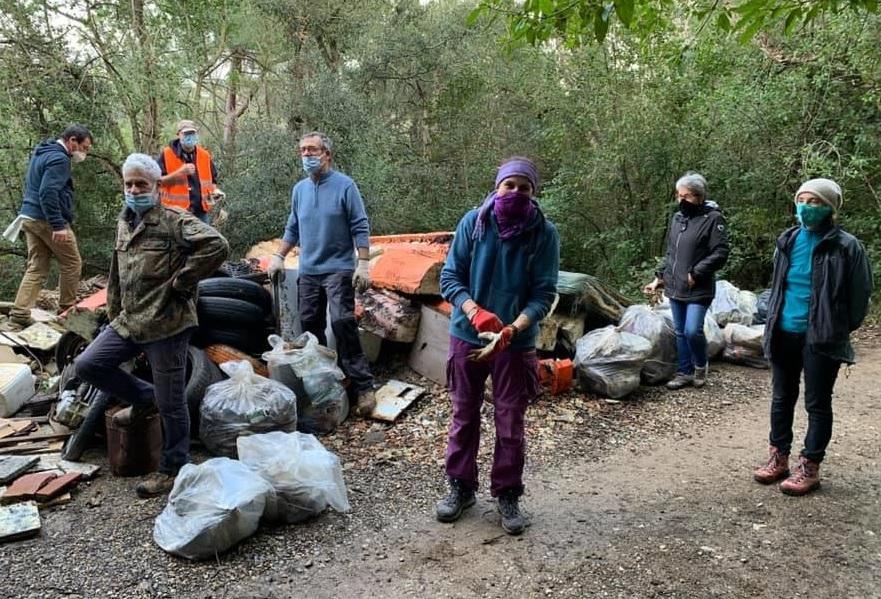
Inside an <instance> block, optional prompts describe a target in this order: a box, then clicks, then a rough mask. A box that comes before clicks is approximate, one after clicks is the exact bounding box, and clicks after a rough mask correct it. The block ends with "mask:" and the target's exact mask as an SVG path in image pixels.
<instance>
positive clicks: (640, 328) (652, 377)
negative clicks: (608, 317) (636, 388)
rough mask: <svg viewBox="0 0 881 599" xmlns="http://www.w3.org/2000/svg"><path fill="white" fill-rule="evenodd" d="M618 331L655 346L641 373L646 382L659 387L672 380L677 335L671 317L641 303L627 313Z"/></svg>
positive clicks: (626, 311) (627, 310) (674, 370)
mask: <svg viewBox="0 0 881 599" xmlns="http://www.w3.org/2000/svg"><path fill="white" fill-rule="evenodd" d="M618 328H619V329H620V330H621V331H624V332H627V333H633V334H634V335H639V336H640V337H643V338H644V339H646V340H647V341H648V342H649V343H651V345H652V352H651V354H649V356H648V357H647V358H646V359H645V362H644V363H643V365H642V370H641V372H640V374H641V376H642V380H643V381H644V382H645V383H647V384H649V385H658V384H660V383H664V382H666V381H668V380H670V379H671V378H672V377H673V375H674V374H675V373H676V333H675V331H674V330H673V321H672V318H670V317H669V316H667V315H665V314H663V313H660V312H655V311H653V310H652V309H651V308H650V307H649V306H646V305H641V304H638V305H633V306H630V307H629V308H627V309H626V310H625V311H624V314H623V315H622V316H621V322H620V323H619V325H618Z"/></svg>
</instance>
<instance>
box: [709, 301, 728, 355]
mask: <svg viewBox="0 0 881 599" xmlns="http://www.w3.org/2000/svg"><path fill="white" fill-rule="evenodd" d="M704 337H706V338H707V357H708V358H710V359H711V360H712V359H714V358H718V357H719V356H721V355H722V352H723V351H725V337H724V336H723V335H722V329H720V328H719V325H718V323H716V319H715V318H713V315H712V314H710V313H709V312H707V315H706V316H705V317H704Z"/></svg>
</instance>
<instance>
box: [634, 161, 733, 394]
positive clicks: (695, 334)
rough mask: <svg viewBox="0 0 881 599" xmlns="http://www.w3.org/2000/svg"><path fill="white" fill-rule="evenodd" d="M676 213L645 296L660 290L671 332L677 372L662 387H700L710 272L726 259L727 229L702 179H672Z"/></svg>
mask: <svg viewBox="0 0 881 599" xmlns="http://www.w3.org/2000/svg"><path fill="white" fill-rule="evenodd" d="M676 198H677V200H678V201H679V210H678V211H677V212H676V213H675V214H674V215H673V219H672V221H671V222H670V228H669V230H668V232H667V251H666V254H665V256H664V259H663V260H662V261H661V264H660V266H659V267H658V269H657V271H656V272H655V280H654V281H652V282H651V283H649V284H648V285H646V286H645V287H644V288H643V292H644V293H646V294H652V293H655V292H656V291H657V290H658V289H660V288H664V291H665V293H666V295H667V297H668V298H669V299H670V309H671V311H672V313H673V327H674V329H675V330H676V351H677V354H678V362H679V364H678V368H677V372H676V376H675V377H673V380H671V381H669V382H668V383H667V388H668V389H681V388H682V387H686V386H688V385H694V386H695V387H703V386H704V384H705V383H706V380H707V372H708V367H707V340H706V337H704V318H705V316H706V314H707V309H708V308H709V307H710V304H711V303H712V301H713V297H714V296H715V294H716V277H715V274H716V271H718V270H719V269H720V268H722V267H723V266H724V265H725V262H726V261H727V260H728V251H729V250H728V229H727V227H726V226H725V217H724V216H722V212H721V211H720V210H719V206H718V204H716V203H715V202H711V201H709V200H708V199H707V180H706V179H705V178H704V176H703V175H701V174H699V173H693V172H688V173H685V174H684V175H683V176H681V177H680V178H679V180H678V181H676Z"/></svg>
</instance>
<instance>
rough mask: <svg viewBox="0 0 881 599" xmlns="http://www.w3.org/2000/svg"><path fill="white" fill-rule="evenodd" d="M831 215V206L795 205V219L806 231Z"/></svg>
mask: <svg viewBox="0 0 881 599" xmlns="http://www.w3.org/2000/svg"><path fill="white" fill-rule="evenodd" d="M831 214H832V206H828V205H826V204H823V205H821V206H814V205H811V204H796V205H795V217H796V218H797V219H798V222H800V223H801V224H802V225H804V226H805V228H807V229H813V228H814V227H816V226H817V225H819V224H820V223H822V222H823V221H824V220H826V219H827V218H829V215H831Z"/></svg>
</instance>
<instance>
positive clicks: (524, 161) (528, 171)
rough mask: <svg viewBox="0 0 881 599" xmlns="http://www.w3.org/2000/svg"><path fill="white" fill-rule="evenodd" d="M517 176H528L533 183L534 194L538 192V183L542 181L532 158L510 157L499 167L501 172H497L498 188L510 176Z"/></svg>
mask: <svg viewBox="0 0 881 599" xmlns="http://www.w3.org/2000/svg"><path fill="white" fill-rule="evenodd" d="M516 176H519V177H525V178H527V179H528V180H529V182H530V183H531V184H532V194H533V195H536V194H538V185H539V182H540V181H539V177H538V168H537V167H536V166H535V163H534V162H532V160H530V159H529V158H524V157H522V156H514V157H512V158H508V159H507V160H506V161H505V162H503V163H502V165H501V166H500V167H499V172H498V173H497V174H496V188H498V187H499V184H500V183H501V182H502V181H504V180H505V179H507V178H508V177H516Z"/></svg>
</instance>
